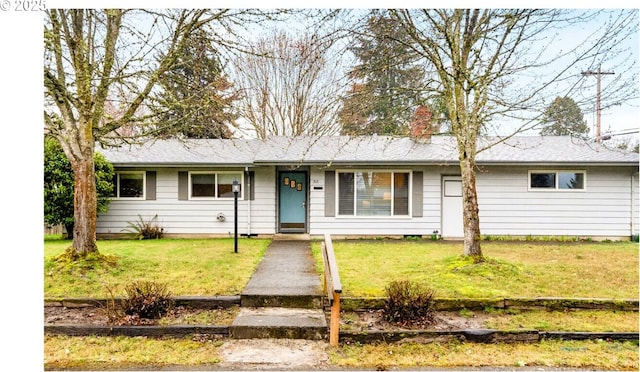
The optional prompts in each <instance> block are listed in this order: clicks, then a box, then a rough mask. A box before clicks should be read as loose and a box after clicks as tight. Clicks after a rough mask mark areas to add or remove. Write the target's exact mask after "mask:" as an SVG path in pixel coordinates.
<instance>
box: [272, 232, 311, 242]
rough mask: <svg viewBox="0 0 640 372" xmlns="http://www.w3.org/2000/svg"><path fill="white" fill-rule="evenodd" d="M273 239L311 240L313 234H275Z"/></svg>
mask: <svg viewBox="0 0 640 372" xmlns="http://www.w3.org/2000/svg"><path fill="white" fill-rule="evenodd" d="M273 240H297V241H303V242H305V241H310V240H311V235H309V234H274V235H273Z"/></svg>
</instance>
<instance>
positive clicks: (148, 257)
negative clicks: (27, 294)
mask: <svg viewBox="0 0 640 372" xmlns="http://www.w3.org/2000/svg"><path fill="white" fill-rule="evenodd" d="M70 244H71V243H70V242H69V241H65V240H45V243H44V292H45V293H44V295H45V298H69V297H90V298H109V297H110V293H109V289H111V290H112V291H113V292H114V295H115V296H120V295H122V294H123V288H124V286H125V285H126V284H128V283H131V282H134V281H137V280H146V281H156V282H159V283H165V284H167V287H168V290H169V291H170V292H171V294H172V295H174V296H181V295H182V296H186V295H189V296H211V295H232V294H239V293H240V292H241V291H242V289H243V288H244V287H245V285H246V284H247V282H248V281H249V279H250V277H251V274H253V272H254V270H255V267H256V265H257V264H258V262H259V261H260V259H261V258H262V256H263V254H264V251H265V250H266V247H267V245H268V244H269V240H265V239H241V240H239V241H238V253H237V254H235V253H233V239H159V240H101V241H98V250H99V251H100V253H102V254H103V255H106V256H108V257H109V258H112V259H114V261H115V263H116V264H115V265H109V264H95V265H93V266H91V265H92V264H91V263H89V264H87V263H86V262H85V263H82V264H78V263H68V262H56V261H55V260H53V258H54V257H57V256H59V255H60V254H62V253H63V252H64V251H65V249H66V248H67V247H69V246H70Z"/></svg>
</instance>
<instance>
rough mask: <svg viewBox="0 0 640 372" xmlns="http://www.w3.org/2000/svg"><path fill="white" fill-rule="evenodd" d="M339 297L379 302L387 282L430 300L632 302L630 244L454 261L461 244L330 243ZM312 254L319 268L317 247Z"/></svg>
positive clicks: (541, 248)
mask: <svg viewBox="0 0 640 372" xmlns="http://www.w3.org/2000/svg"><path fill="white" fill-rule="evenodd" d="M333 246H334V250H335V254H336V261H337V263H338V270H339V272H340V278H341V280H342V287H343V290H344V296H352V297H381V296H384V295H385V287H386V286H387V285H388V284H389V283H390V282H391V281H393V280H402V279H409V280H413V281H418V282H424V283H428V284H429V285H430V286H431V287H432V288H433V289H435V292H436V293H435V296H436V297H439V298H447V297H454V298H455V297H468V298H507V297H508V298H516V297H572V298H579V297H584V298H618V299H622V298H637V297H638V244H637V243H633V242H613V243H554V242H544V243H541V242H483V243H482V251H483V254H484V256H485V257H486V258H487V259H488V262H486V263H483V264H473V263H472V262H470V261H469V260H463V259H461V258H460V255H461V254H462V243H457V242H441V241H439V242H432V241H424V240H419V241H406V240H402V241H394V240H373V241H369V240H362V241H345V240H335V241H333ZM313 247H314V255H315V257H316V261H317V263H318V265H317V267H318V269H319V270H322V261H321V260H322V258H321V255H320V242H315V243H314V246H313Z"/></svg>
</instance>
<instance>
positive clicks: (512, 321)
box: [485, 310, 639, 332]
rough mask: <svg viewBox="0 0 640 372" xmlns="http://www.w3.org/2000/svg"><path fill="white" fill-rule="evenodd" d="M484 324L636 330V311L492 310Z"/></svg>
mask: <svg viewBox="0 0 640 372" xmlns="http://www.w3.org/2000/svg"><path fill="white" fill-rule="evenodd" d="M489 314H492V316H491V317H490V319H488V320H487V321H486V323H485V327H486V328H491V329H498V330H503V331H517V330H523V329H535V330H538V331H560V332H638V322H639V318H638V312H636V311H617V312H614V311H598V310H577V311H523V312H519V311H511V312H505V311H494V312H490V313H489Z"/></svg>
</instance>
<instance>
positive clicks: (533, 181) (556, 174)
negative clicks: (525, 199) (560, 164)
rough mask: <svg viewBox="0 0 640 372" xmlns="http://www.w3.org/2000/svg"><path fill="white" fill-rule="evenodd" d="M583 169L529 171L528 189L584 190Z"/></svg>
mask: <svg viewBox="0 0 640 372" xmlns="http://www.w3.org/2000/svg"><path fill="white" fill-rule="evenodd" d="M585 185H586V172H585V171H538V170H535V171H529V190H533V191H544V190H584V189H585Z"/></svg>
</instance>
